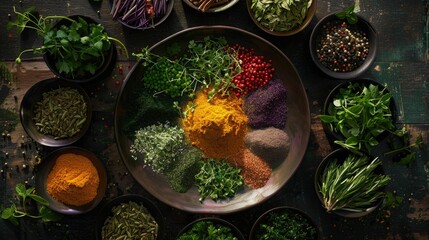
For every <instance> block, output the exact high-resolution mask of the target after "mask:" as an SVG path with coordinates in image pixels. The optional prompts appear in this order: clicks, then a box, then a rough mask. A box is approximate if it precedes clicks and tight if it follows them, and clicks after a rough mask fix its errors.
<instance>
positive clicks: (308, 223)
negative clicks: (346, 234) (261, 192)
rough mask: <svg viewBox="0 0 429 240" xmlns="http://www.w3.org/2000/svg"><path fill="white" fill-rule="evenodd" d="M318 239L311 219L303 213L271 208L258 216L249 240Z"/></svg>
mask: <svg viewBox="0 0 429 240" xmlns="http://www.w3.org/2000/svg"><path fill="white" fill-rule="evenodd" d="M279 236H282V237H283V238H284V239H302V240H317V239H319V237H320V236H319V230H318V228H317V225H316V224H315V223H314V221H313V219H311V217H310V216H309V215H308V214H307V213H305V212H304V211H302V210H300V209H298V208H294V207H288V206H279V207H274V208H271V209H269V210H267V211H265V212H264V213H263V214H261V215H260V216H258V218H257V219H256V221H255V222H254V223H253V225H252V228H251V231H250V234H249V239H250V240H258V239H278V237H279Z"/></svg>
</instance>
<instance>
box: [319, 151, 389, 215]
mask: <svg viewBox="0 0 429 240" xmlns="http://www.w3.org/2000/svg"><path fill="white" fill-rule="evenodd" d="M380 164H381V160H380V159H379V158H378V157H376V158H374V159H373V160H370V159H369V157H367V156H359V155H355V154H350V155H348V156H347V157H346V159H345V160H344V162H342V163H339V160H338V159H334V160H333V161H331V162H329V163H328V165H327V166H326V168H325V169H324V171H323V173H322V175H321V178H320V179H319V181H318V188H319V191H320V193H321V195H322V197H323V205H324V207H325V208H326V210H327V211H328V212H330V211H335V210H339V209H351V210H354V211H363V210H365V209H367V208H370V207H373V206H375V204H376V202H377V201H378V200H380V198H382V197H383V196H384V194H385V193H384V192H383V187H385V186H386V185H387V184H388V183H389V182H390V177H389V176H387V175H383V174H377V173H375V172H374V170H375V169H376V168H377V167H378V166H379V165H380Z"/></svg>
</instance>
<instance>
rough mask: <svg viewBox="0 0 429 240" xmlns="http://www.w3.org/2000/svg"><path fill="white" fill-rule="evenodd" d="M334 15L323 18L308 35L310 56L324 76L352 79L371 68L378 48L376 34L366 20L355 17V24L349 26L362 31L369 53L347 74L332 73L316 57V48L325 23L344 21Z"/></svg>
mask: <svg viewBox="0 0 429 240" xmlns="http://www.w3.org/2000/svg"><path fill="white" fill-rule="evenodd" d="M335 14H336V13H331V14H329V15H327V16H325V17H323V18H322V19H321V20H320V21H319V22H318V23H317V24H316V26H315V27H314V28H313V31H312V32H311V35H310V44H309V45H310V55H311V59H312V60H313V62H314V63H315V64H316V66H317V67H318V68H319V69H320V70H321V71H322V72H323V73H325V74H326V75H328V76H330V77H333V78H336V79H352V78H356V77H358V76H359V75H361V74H362V73H364V72H365V71H366V70H368V68H369V67H371V65H372V63H373V62H374V61H375V58H376V54H377V46H378V39H377V33H376V31H375V28H374V27H373V26H372V25H371V23H370V22H368V21H367V20H366V19H364V18H363V17H362V16H359V15H357V18H358V22H357V23H356V24H353V25H352V26H350V28H352V29H353V30H360V31H363V32H364V33H365V34H366V37H367V38H368V43H369V49H368V50H369V52H368V54H367V56H366V59H365V61H364V62H363V63H362V64H361V65H360V66H359V67H357V68H356V69H354V70H352V71H348V72H338V71H333V70H331V69H329V68H327V67H326V66H324V65H323V64H322V63H321V62H320V61H319V58H318V55H317V48H318V46H319V42H320V37H321V36H320V35H321V32H322V30H323V27H324V26H326V24H327V23H341V22H344V21H346V20H340V19H338V18H337V16H336V15H335Z"/></svg>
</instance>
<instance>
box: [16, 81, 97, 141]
mask: <svg viewBox="0 0 429 240" xmlns="http://www.w3.org/2000/svg"><path fill="white" fill-rule="evenodd" d="M19 113H20V119H21V124H22V126H23V128H24V130H25V131H26V132H27V134H28V135H29V136H30V137H31V138H32V139H33V140H34V141H36V142H38V143H40V144H42V145H44V146H48V147H62V146H67V145H70V144H73V143H75V142H76V141H78V140H79V139H81V138H82V137H83V136H84V135H85V133H86V131H87V130H88V128H89V126H90V125H91V117H92V108H91V101H90V99H89V96H88V95H87V93H86V92H85V90H84V89H83V88H82V87H81V86H79V85H78V84H77V83H73V82H68V81H64V80H63V79H61V78H49V79H45V80H42V81H39V82H37V83H36V84H34V85H33V86H32V87H31V88H30V89H28V91H27V92H26V93H25V95H24V97H23V99H22V101H21V105H20V110H19Z"/></svg>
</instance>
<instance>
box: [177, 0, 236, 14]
mask: <svg viewBox="0 0 429 240" xmlns="http://www.w3.org/2000/svg"><path fill="white" fill-rule="evenodd" d="M183 1H184V2H185V3H186V5H188V6H189V7H191V8H192V9H194V10H197V11H199V12H204V13H215V12H223V11H225V10H228V9H230V8H231V7H232V6H234V5H235V4H236V3H238V2H239V0H229V1H228V2H227V3H225V4H216V3H215V6H212V7H210V8H209V9H207V10H205V11H204V10H203V9H200V8H199V7H198V6H196V5H195V4H193V3H192V1H191V0H183ZM221 1H222V0H220V1H219V2H221Z"/></svg>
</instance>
